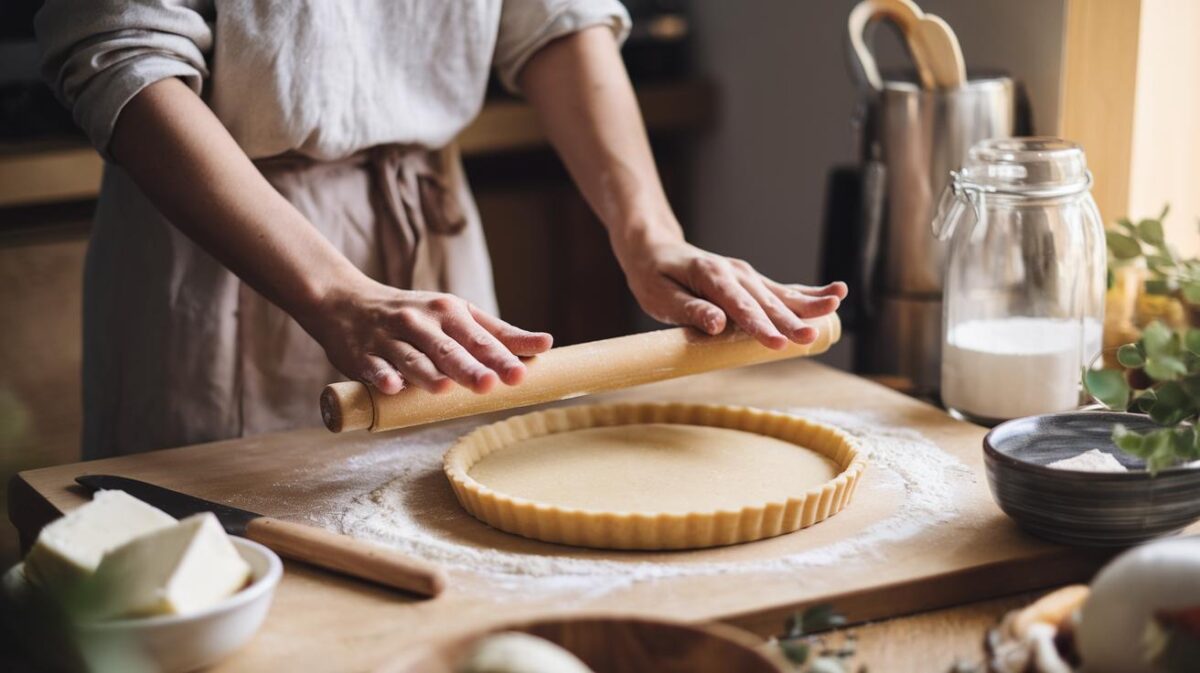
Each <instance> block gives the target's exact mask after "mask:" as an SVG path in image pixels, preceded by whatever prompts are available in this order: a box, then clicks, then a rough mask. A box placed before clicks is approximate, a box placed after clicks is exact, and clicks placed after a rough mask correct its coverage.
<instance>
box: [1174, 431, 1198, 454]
mask: <svg viewBox="0 0 1200 673" xmlns="http://www.w3.org/2000/svg"><path fill="white" fill-rule="evenodd" d="M1171 439H1172V445H1173V447H1172V448H1173V449H1174V451H1175V457H1176V458H1178V459H1179V460H1182V461H1187V462H1191V461H1193V460H1196V459H1197V458H1200V445H1198V444H1197V443H1196V440H1197V433H1196V429H1195V428H1194V427H1191V426H1187V425H1184V426H1180V427H1178V428H1175V432H1174V433H1173V434H1172V435H1171Z"/></svg>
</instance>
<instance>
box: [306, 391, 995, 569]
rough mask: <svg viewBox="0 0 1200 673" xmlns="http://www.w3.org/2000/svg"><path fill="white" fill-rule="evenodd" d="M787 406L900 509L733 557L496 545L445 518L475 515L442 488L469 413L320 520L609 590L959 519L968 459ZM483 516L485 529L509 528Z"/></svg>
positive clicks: (392, 542)
mask: <svg viewBox="0 0 1200 673" xmlns="http://www.w3.org/2000/svg"><path fill="white" fill-rule="evenodd" d="M784 411H787V412H788V413H792V414H795V415H797V416H802V417H804V418H808V419H812V420H815V421H818V422H823V423H828V424H830V425H833V426H836V427H839V428H841V429H842V430H844V431H845V432H847V433H849V434H850V435H852V436H854V437H855V438H857V439H858V441H859V442H860V443H861V445H862V447H863V448H864V449H865V451H866V454H867V457H868V460H869V464H868V467H867V475H868V476H867V478H870V479H887V480H889V481H891V482H893V483H895V484H897V485H898V488H900V489H902V491H903V493H902V495H901V496H900V502H899V503H898V506H897V507H896V509H895V510H894V511H892V512H891V513H890V515H888V516H887V517H886V518H884V519H883V520H880V521H877V522H876V523H874V524H872V525H870V526H868V527H866V528H864V529H862V530H861V531H859V532H858V533H857V534H855V535H853V536H852V537H849V538H847V539H842V540H839V541H836V542H832V543H830V544H827V545H824V546H820V547H816V548H812V549H807V550H805V551H802V552H796V553H793V554H790V555H784V556H776V557H772V558H765V559H752V560H739V561H736V562H703V563H697V562H690V563H689V562H687V561H686V560H680V561H672V560H667V561H657V560H656V561H654V562H648V561H645V560H636V555H632V556H634V557H635V560H613V559H612V558H600V555H601V553H600V552H594V551H590V550H575V549H571V548H567V547H558V546H555V545H547V547H546V548H547V549H548V550H554V552H556V553H552V552H548V553H545V554H535V553H525V552H520V551H513V550H506V549H499V548H492V547H489V546H486V545H485V544H480V543H479V541H471V540H464V539H462V537H461V535H459V534H456V533H452V532H450V531H451V530H453V529H455V528H456V527H455V526H453V525H449V524H451V523H452V522H458V521H460V520H461V519H462V517H464V516H469V515H467V514H466V513H465V512H464V511H463V510H462V509H461V508H460V507H458V506H457V503H455V502H454V501H453V496H452V495H449V493H450V488H449V486H448V485H445V487H444V488H440V486H441V484H440V482H441V481H444V479H445V477H444V475H443V473H442V454H443V453H444V452H445V450H446V448H447V447H448V446H449V445H450V444H451V443H453V442H454V440H455V439H457V438H458V437H460V436H461V435H462V434H464V433H465V432H467V431H469V430H470V429H471V428H472V427H474V426H475V425H477V424H478V423H473V422H471V421H463V422H459V423H455V424H452V425H449V426H442V427H438V428H435V429H430V430H427V431H425V432H421V433H417V434H414V435H408V436H406V437H405V438H404V446H403V448H402V449H401V450H398V451H394V452H393V451H386V453H387V454H388V456H389V459H387V460H380V461H379V463H378V465H377V468H378V469H379V470H380V471H381V472H384V473H386V474H389V475H393V478H392V479H391V480H390V481H388V482H387V483H385V484H384V485H382V486H380V487H379V488H376V489H375V490H374V491H371V492H370V493H366V494H363V495H361V496H359V497H357V498H355V499H354V501H353V502H352V503H350V505H349V506H348V507H346V508H345V509H344V510H343V511H340V512H335V513H330V514H328V515H326V517H325V518H326V519H327V520H325V521H322V522H321V523H322V524H324V525H325V526H327V527H331V528H336V529H340V530H341V531H342V532H343V533H346V534H348V535H351V536H354V537H357V538H361V539H366V540H372V541H375V542H378V543H381V544H384V545H387V546H390V547H394V548H396V549H399V550H402V551H404V552H405V553H408V554H412V555H414V556H417V557H421V558H426V559H429V560H432V561H435V562H437V563H440V564H442V565H444V566H445V567H447V568H448V569H450V570H459V571H467V572H471V573H475V574H482V575H485V576H487V577H488V579H489V581H491V582H493V584H494V585H496V586H500V587H511V588H512V589H514V590H520V591H525V590H529V589H531V588H535V587H536V588H538V589H542V590H555V589H562V590H574V591H578V590H587V591H597V592H603V591H607V590H611V589H615V588H619V587H622V586H627V585H629V584H631V583H635V582H642V581H647V580H655V579H665V578H672V577H682V576H688V575H692V576H694V575H716V574H743V573H745V574H751V573H754V574H757V573H773V572H780V573H785V572H792V571H795V570H799V569H803V568H811V567H819V566H828V565H832V564H836V563H839V562H844V561H847V560H850V559H852V558H858V557H862V556H865V555H871V554H874V553H875V550H876V548H877V547H878V545H879V543H881V542H886V541H890V540H899V539H904V538H908V537H911V536H913V535H916V534H918V533H920V532H921V531H922V530H924V529H926V528H928V527H930V526H935V525H938V524H940V523H944V522H946V521H948V520H949V519H951V518H953V517H954V515H955V513H956V506H955V498H954V494H955V489H956V486H955V484H956V483H957V484H962V483H964V482H970V481H973V480H974V478H975V477H974V473H973V472H972V471H971V470H970V469H968V468H967V467H966V466H965V465H963V464H962V463H961V462H959V461H958V460H957V459H956V458H954V457H953V456H951V455H949V454H947V453H946V452H944V451H942V450H941V449H940V448H938V447H937V446H936V445H935V444H933V442H931V441H929V440H928V439H926V438H925V437H923V436H922V435H921V434H920V433H917V432H915V431H912V430H907V429H900V428H889V427H885V426H883V425H880V424H878V423H875V422H872V420H871V419H870V418H864V417H863V415H861V414H851V413H847V412H844V411H834V410H827V409H786V410H784ZM372 462H374V461H372ZM431 480H440V481H439V488H438V489H437V490H436V492H440V493H443V494H445V495H443V496H442V497H438V498H426V499H425V500H426V501H424V502H416V501H415V500H418V498H414V497H413V495H414V494H417V493H423V494H428V493H430V492H431V489H430V488H429V486H430V482H431ZM447 498H448V500H447ZM479 525H480V526H481V527H483V528H481V529H480V530H481V531H483V534H485V535H489V536H491V535H503V534H501V533H498V532H495V531H492V530H491V529H490V528H486V527H484V524H479ZM459 528H461V526H459ZM800 534H803V533H802V532H801V533H800ZM493 539H494V538H493ZM609 556H611V554H609Z"/></svg>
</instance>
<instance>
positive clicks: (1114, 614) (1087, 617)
mask: <svg viewBox="0 0 1200 673" xmlns="http://www.w3.org/2000/svg"><path fill="white" fill-rule="evenodd" d="M1197 606H1200V539H1195V538H1175V539H1171V540H1160V541H1158V542H1152V543H1150V544H1146V545H1143V546H1141V547H1137V548H1136V549H1131V550H1130V551H1127V552H1125V553H1124V554H1121V555H1120V556H1118V557H1117V558H1116V559H1115V560H1114V561H1112V562H1111V563H1109V564H1108V565H1107V566H1105V567H1104V569H1103V570H1101V571H1100V573H1099V574H1098V575H1097V576H1096V579H1095V580H1094V581H1093V582H1092V592H1091V595H1090V596H1089V597H1088V599H1087V602H1085V603H1084V604H1083V611H1082V614H1081V616H1080V623H1079V631H1078V638H1079V641H1078V642H1079V654H1080V656H1081V657H1082V659H1083V670H1084V671H1086V673H1154V671H1155V670H1156V668H1155V667H1154V666H1153V665H1152V664H1151V663H1150V662H1148V661H1147V654H1146V648H1145V644H1144V642H1143V639H1144V637H1145V635H1146V629H1147V627H1148V626H1149V625H1150V622H1151V619H1152V618H1153V615H1154V612H1155V611H1157V610H1171V609H1182V608H1191V607H1197Z"/></svg>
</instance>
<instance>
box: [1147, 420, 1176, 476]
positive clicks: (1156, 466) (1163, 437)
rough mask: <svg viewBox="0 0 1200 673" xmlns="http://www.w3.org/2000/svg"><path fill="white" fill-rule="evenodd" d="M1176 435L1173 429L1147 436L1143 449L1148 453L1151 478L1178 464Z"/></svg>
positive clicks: (1156, 431) (1157, 431)
mask: <svg viewBox="0 0 1200 673" xmlns="http://www.w3.org/2000/svg"><path fill="white" fill-rule="evenodd" d="M1174 434H1175V433H1174V430H1173V429H1171V428H1164V429H1162V430H1154V431H1152V432H1150V433H1148V434H1147V435H1146V441H1145V444H1144V446H1143V449H1144V450H1145V452H1146V469H1147V470H1149V472H1150V475H1151V476H1153V475H1155V474H1158V472H1159V471H1160V470H1163V469H1165V468H1168V467H1171V466H1173V465H1175V464H1176V462H1178V461H1177V459H1176V457H1175V443H1174Z"/></svg>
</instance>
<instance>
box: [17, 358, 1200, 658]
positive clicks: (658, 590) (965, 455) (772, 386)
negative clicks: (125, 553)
mask: <svg viewBox="0 0 1200 673" xmlns="http://www.w3.org/2000/svg"><path fill="white" fill-rule="evenodd" d="M613 400H642V401H648V400H658V401H666V400H677V401H687V402H709V403H726V404H743V405H749V406H757V407H764V408H782V407H821V408H828V409H839V410H845V411H850V412H857V413H863V414H868V415H869V416H870V417H871V419H872V421H873V422H877V423H884V424H887V425H891V426H896V427H901V428H910V429H912V430H915V431H917V432H920V433H921V434H922V435H924V436H925V437H927V438H929V439H930V440H932V441H933V442H934V443H936V444H937V445H938V446H940V447H941V448H942V449H943V450H944V451H946V452H947V453H949V454H951V455H953V456H955V457H956V458H958V459H959V460H960V461H962V462H963V463H964V464H965V465H966V466H968V468H969V471H970V474H969V475H965V476H964V475H960V478H958V479H957V482H958V483H955V484H953V487H954V489H955V493H956V497H957V499H958V503H957V514H956V515H955V516H954V518H953V519H952V520H950V521H948V522H945V523H942V524H939V525H937V526H932V527H929V528H927V529H925V530H924V531H922V532H920V533H917V534H916V535H913V536H911V537H901V538H898V539H895V540H891V541H886V542H880V543H879V544H878V546H876V547H875V548H873V549H872V550H871V551H870V553H863V554H861V555H860V556H856V557H853V558H849V559H847V560H845V561H844V562H840V563H837V564H833V565H828V566H821V567H813V568H808V569H805V570H796V571H789V572H778V571H772V572H761V573H752V574H734V575H716V576H712V575H709V576H690V577H674V578H669V579H663V580H657V581H649V582H641V583H635V584H632V585H630V586H627V587H623V588H619V589H615V590H608V591H604V592H599V593H597V592H589V591H587V590H585V589H580V590H575V591H570V590H568V591H563V590H556V591H555V592H552V593H543V592H540V591H528V592H523V593H520V594H514V593H513V592H512V591H511V590H504V589H502V588H501V587H498V586H496V585H495V583H494V582H493V580H489V579H488V578H487V577H485V576H483V575H480V574H477V573H475V572H472V571H466V570H458V571H453V572H452V573H451V587H450V589H449V590H448V591H447V592H446V593H444V594H443V595H442V596H440V597H439V598H437V599H433V600H414V599H412V598H411V597H407V596H404V595H401V594H399V593H394V592H389V591H385V590H383V589H379V588H376V587H373V586H369V585H366V584H363V583H359V582H356V581H353V580H349V579H344V578H341V577H337V576H334V575H330V574H327V573H324V572H321V571H317V570H313V569H310V568H306V567H303V566H300V565H297V564H289V565H288V566H287V574H286V576H285V578H284V581H283V583H282V584H281V585H280V588H279V592H278V595H277V597H276V601H275V604H274V607H273V608H272V612H271V614H270V616H269V618H268V620H267V623H266V625H265V626H264V628H263V630H262V632H261V633H260V634H259V635H258V637H257V638H256V639H255V640H254V641H253V642H252V643H251V644H250V646H249V647H247V648H246V649H245V650H243V651H241V652H240V653H238V654H237V655H236V656H235V657H234V658H232V659H230V660H229V661H228V662H226V663H225V664H223V665H222V666H221V667H220V668H219V670H222V671H256V670H291V669H299V668H305V669H312V668H319V669H322V670H370V669H374V668H377V667H380V666H385V665H387V664H388V663H389V662H392V661H394V660H395V658H396V657H397V656H398V655H399V654H401V653H404V652H406V651H409V650H411V648H412V647H413V646H414V645H416V644H419V643H423V642H429V641H430V640H431V639H441V638H446V637H452V636H454V635H456V634H461V633H464V632H467V631H472V630H478V629H479V628H483V627H487V626H491V625H494V624H498V623H501V622H510V621H514V620H522V619H529V618H531V617H534V616H545V615H547V614H561V613H566V612H578V611H586V612H593V613H609V614H611V613H622V614H637V615H647V616H658V617H667V618H675V619H684V620H722V621H727V622H730V623H733V624H735V625H739V626H742V627H745V628H749V629H751V630H753V631H755V632H757V633H760V634H763V635H769V634H772V633H776V632H778V631H780V630H781V628H782V624H783V621H784V619H785V617H786V616H787V615H788V614H789V613H790V612H791V611H792V610H793V609H795V608H796V607H798V606H803V605H809V604H813V603H820V602H832V603H833V604H835V605H836V606H837V607H838V608H839V609H840V610H841V611H843V612H844V613H846V614H847V615H848V616H849V617H850V618H851V619H852V620H866V619H878V618H883V617H890V616H896V615H900V614H905V613H910V612H915V611H919V610H925V609H930V608H934V607H940V606H946V605H954V604H959V603H965V602H970V601H975V600H980V599H984V598H989V597H993V596H998V595H1004V594H1010V593H1015V592H1018V591H1024V590H1029V589H1035V588H1041V587H1047V586H1053V585H1057V584H1062V583H1066V582H1070V581H1078V580H1086V579H1087V578H1088V577H1089V576H1090V575H1091V573H1092V572H1094V570H1095V569H1096V568H1097V567H1098V566H1099V565H1100V564H1101V563H1103V562H1104V560H1106V557H1107V556H1106V555H1105V554H1102V553H1096V552H1085V551H1078V550H1071V549H1068V548H1065V547H1061V546H1057V545H1053V544H1050V543H1045V542H1041V541H1039V540H1037V539H1035V538H1032V537H1030V536H1028V535H1026V534H1024V533H1022V532H1021V531H1020V530H1019V529H1017V527H1016V526H1015V525H1014V524H1013V523H1012V522H1011V521H1010V520H1009V519H1007V518H1006V517H1005V516H1004V515H1003V514H1002V513H1001V512H1000V510H999V509H998V508H997V507H996V506H995V505H994V504H993V502H992V499H991V496H990V494H989V493H988V490H987V484H986V479H985V477H984V474H983V464H982V451H981V448H980V442H981V440H982V438H983V435H984V434H985V430H984V429H983V428H980V427H977V426H973V425H969V424H966V423H961V422H958V421H955V420H953V419H951V418H950V417H949V416H947V415H946V414H945V413H943V412H942V411H940V410H938V409H936V408H934V407H932V406H929V405H926V404H923V403H921V402H918V401H915V400H913V399H910V398H908V397H905V396H903V395H901V394H899V393H896V392H893V391H891V390H888V389H886V388H883V387H881V386H878V385H875V384H873V383H870V382H868V381H865V380H863V379H860V378H857V377H854V376H851V375H848V374H845V373H842V372H839V371H836V370H833V369H830V368H828V367H825V366H822V365H820V364H817V363H814V362H811V361H791V362H784V363H772V364H767V365H760V366H757V367H751V368H745V369H739V370H730V371H723V372H716V373H710V374H703V375H699V376H693V377H688V378H684V379H677V380H674V381H667V382H663V383H657V384H653V385H649V386H643V387H640V388H635V389H629V390H625V391H621V392H617V393H610V394H607V395H602V396H597V397H594V398H589V399H588V400H586V401H587V402H595V401H613ZM579 402H580V401H579V400H576V401H575V403H579ZM493 417H494V418H500V417H501V415H499V414H496V415H493ZM418 431H419V430H418ZM411 432H413V431H399V432H394V433H382V434H378V435H368V434H364V433H354V434H347V435H332V434H329V433H328V432H326V431H325V430H305V431H298V432H291V433H284V434H275V435H266V436H260V437H254V438H249V439H242V440H234V441H227V442H219V443H214V444H206V445H198V446H191V447H185V448H181V449H173V450H168V451H159V452H154V453H151V454H145V455H141V456H131V457H124V458H114V459H108V460H103V461H96V462H92V463H86V464H75V465H65V466H58V467H52V468H46V469H41V470H32V471H28V472H23V473H21V474H20V475H18V476H17V477H16V478H15V479H14V481H13V484H12V487H11V488H10V490H9V498H10V515H11V517H12V519H13V523H14V524H15V525H16V526H17V528H18V530H19V531H20V532H21V533H22V535H23V537H24V538H25V539H26V540H29V539H31V536H32V535H34V534H36V531H37V530H38V529H39V528H40V527H41V526H42V525H44V524H45V523H46V522H47V521H48V520H50V519H51V518H53V517H54V516H57V514H58V513H59V512H61V511H64V510H68V509H70V508H72V507H74V506H77V505H78V504H79V503H80V502H82V501H83V498H84V497H85V496H84V495H83V494H82V492H81V491H79V490H78V489H76V488H75V487H74V486H73V480H74V478H75V477H76V476H78V475H80V474H87V473H93V474H98V473H111V474H119V475H124V476H128V477H134V478H138V479H144V480H146V481H150V482H153V483H156V484H159V485H162V486H165V487H168V488H174V489H177V490H180V491H183V492H186V493H191V494H194V495H197V496H201V497H204V498H208V499H211V500H216V501H222V502H226V503H229V504H232V505H235V506H239V507H244V508H246V509H251V510H254V511H258V512H261V513H263V514H268V515H272V516H277V517H283V518H291V519H295V520H299V521H306V520H312V519H314V518H315V516H316V514H317V513H320V512H324V511H327V510H328V509H329V508H330V507H333V506H336V504H337V503H341V502H345V501H346V500H347V498H349V497H351V496H355V495H359V494H362V493H366V492H369V491H370V490H372V489H373V488H375V487H376V486H378V485H380V484H383V483H384V482H387V481H389V479H390V477H391V474H390V473H389V472H388V470H387V469H386V461H383V462H381V461H380V460H378V459H377V457H378V456H380V455H383V454H384V453H385V452H389V451H390V452H396V451H401V450H403V447H404V441H405V437H406V436H409V435H410V434H411ZM393 455H394V453H393ZM381 465H383V466H384V467H383V469H381ZM438 476H440V475H438ZM871 477H872V475H871V471H870V468H868V471H867V474H866V476H865V477H864V480H863V482H862V483H861V484H860V486H859V489H858V491H857V492H856V494H855V500H854V502H853V503H852V505H851V506H850V507H849V508H848V509H847V510H846V511H844V512H842V513H841V514H839V515H838V516H836V517H834V518H832V519H830V520H829V521H826V522H824V523H821V524H818V525H817V526H814V527H812V528H809V529H806V530H802V531H799V532H798V533H794V534H791V535H786V536H782V537H779V538H775V539H772V540H766V541H762V542H757V543H753V544H749V545H741V546H736V547H728V548H720V549H709V550H696V551H688V552H671V553H669V554H661V553H659V554H647V553H642V554H636V553H635V554H631V553H628V552H627V553H624V554H621V553H618V552H581V551H579V550H574V549H571V548H567V547H559V546H555V545H547V544H544V543H540V542H536V541H531V540H525V539H523V538H518V537H513V536H509V535H506V534H504V533H500V532H499V531H494V530H492V529H490V528H488V527H486V526H484V525H483V524H481V523H479V522H477V521H475V520H474V519H471V518H470V517H469V516H467V515H465V514H461V512H460V510H458V509H457V505H456V504H455V503H454V501H453V496H452V494H451V493H450V489H449V486H448V485H447V484H446V483H445V481H444V479H439V478H434V477H431V478H430V479H426V480H423V483H422V485H421V486H420V488H421V489H422V491H421V492H420V493H416V494H414V497H419V498H421V499H422V501H424V502H431V503H442V506H443V507H444V510H441V511H445V512H452V513H455V515H453V516H448V517H446V519H445V521H443V522H442V525H443V528H444V532H445V533H446V534H448V535H453V536H461V537H462V539H463V540H465V541H469V542H470V543H471V544H474V545H477V546H480V547H488V546H497V547H502V548H503V549H505V550H507V551H510V552H516V553H523V554H528V555H529V558H530V559H536V558H537V557H539V556H543V555H546V554H556V555H563V554H567V555H590V557H591V558H595V557H596V555H597V554H599V555H605V554H612V555H614V558H619V559H632V558H636V559H637V560H656V559H662V560H669V561H675V562H680V561H686V562H706V561H712V562H719V561H730V562H737V561H750V560H761V559H764V558H770V557H772V556H780V555H784V554H793V553H796V552H798V551H803V550H805V549H808V548H813V547H817V546H821V545H826V544H829V543H830V542H833V541H836V540H838V539H842V538H846V537H848V536H852V535H854V534H855V532H857V531H861V530H862V529H863V528H865V527H866V526H867V525H870V523H871V522H872V521H877V520H880V519H882V518H883V517H886V516H887V515H888V514H889V513H890V512H892V511H894V509H895V507H896V506H897V503H898V500H899V499H901V498H903V497H904V494H903V493H898V492H896V489H894V488H893V489H891V490H888V489H887V488H884V485H883V483H882V482H883V480H872V478H871ZM458 514H461V516H458ZM1193 530H1195V529H1193Z"/></svg>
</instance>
